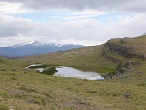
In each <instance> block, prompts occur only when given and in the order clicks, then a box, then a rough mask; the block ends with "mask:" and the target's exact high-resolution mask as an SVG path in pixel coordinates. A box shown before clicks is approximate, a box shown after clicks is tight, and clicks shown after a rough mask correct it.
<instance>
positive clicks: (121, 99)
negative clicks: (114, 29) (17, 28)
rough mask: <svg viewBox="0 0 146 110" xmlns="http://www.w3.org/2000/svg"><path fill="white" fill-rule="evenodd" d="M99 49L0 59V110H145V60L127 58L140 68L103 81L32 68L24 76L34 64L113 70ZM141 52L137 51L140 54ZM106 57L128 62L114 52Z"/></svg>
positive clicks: (87, 48) (89, 48)
mask: <svg viewBox="0 0 146 110" xmlns="http://www.w3.org/2000/svg"><path fill="white" fill-rule="evenodd" d="M135 39H136V40H137V41H138V38H135ZM139 39H145V38H141V37H140V38H139ZM114 40H115V41H114V42H119V40H118V39H114ZM142 41H143V40H140V42H142ZM127 42H131V43H129V44H127V43H126V44H124V45H127V46H128V45H129V46H132V45H133V46H134V45H137V46H136V48H137V49H140V48H139V47H140V44H142V43H137V42H135V44H134V40H133V39H129V40H128V41H127ZM142 45H143V44H142ZM102 48H103V45H100V46H93V47H85V48H79V49H73V50H69V51H66V52H57V53H49V54H45V55H38V56H32V57H27V58H24V59H21V60H9V59H5V58H0V59H1V60H0V67H1V68H6V70H7V71H0V110H9V109H10V108H14V110H146V68H145V67H146V61H143V60H139V59H130V60H131V61H140V63H141V65H140V66H133V67H131V68H130V70H129V72H128V77H127V78H117V77H115V76H114V77H113V79H112V80H111V79H107V80H104V81H88V80H81V79H76V78H63V77H56V76H50V75H45V74H40V73H37V72H35V71H34V70H33V69H29V70H27V72H25V73H24V68H25V67H26V66H28V65H30V64H34V63H41V64H46V65H65V66H74V67H76V68H78V69H85V68H86V69H88V70H91V71H97V72H110V71H113V69H115V68H116V66H117V65H116V64H114V63H113V62H111V61H107V60H106V59H105V58H104V57H103V56H102ZM143 49H144V48H141V49H140V50H138V51H139V52H140V51H141V52H143V53H144V51H142V50H143ZM144 50H145V49H144ZM110 55H112V56H115V57H117V58H119V59H122V60H129V59H125V58H123V57H120V56H119V55H115V54H114V53H110ZM14 67H15V68H17V71H15V72H14V71H12V68H14ZM83 67H84V68H83ZM95 68H96V69H95Z"/></svg>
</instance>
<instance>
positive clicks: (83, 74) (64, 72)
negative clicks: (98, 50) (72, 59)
mask: <svg viewBox="0 0 146 110" xmlns="http://www.w3.org/2000/svg"><path fill="white" fill-rule="evenodd" d="M56 70H58V72H57V73H55V76H61V77H75V78H80V79H87V80H103V79H104V78H103V77H102V76H100V74H99V73H96V72H90V71H81V70H77V69H75V68H72V67H64V66H63V67H57V68H56Z"/></svg>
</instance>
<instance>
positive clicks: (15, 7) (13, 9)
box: [0, 2, 27, 14]
mask: <svg viewBox="0 0 146 110" xmlns="http://www.w3.org/2000/svg"><path fill="white" fill-rule="evenodd" d="M21 6H22V3H15V4H12V3H6V2H0V14H15V13H25V12H27V10H26V9H22V8H21Z"/></svg>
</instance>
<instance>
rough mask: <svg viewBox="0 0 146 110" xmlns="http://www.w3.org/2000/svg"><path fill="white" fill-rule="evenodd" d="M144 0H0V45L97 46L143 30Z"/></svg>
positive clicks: (145, 16) (145, 24) (136, 34)
mask: <svg viewBox="0 0 146 110" xmlns="http://www.w3.org/2000/svg"><path fill="white" fill-rule="evenodd" d="M145 4H146V0H0V46H11V45H15V44H19V43H23V42H27V41H33V40H37V41H40V42H44V43H49V42H53V43H61V44H70V43H71V44H81V45H86V46H91V45H100V44H103V43H105V42H107V40H109V39H112V38H123V37H136V36H140V35H142V34H143V33H145V32H146V6H145Z"/></svg>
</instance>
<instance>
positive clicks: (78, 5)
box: [0, 0, 146, 12]
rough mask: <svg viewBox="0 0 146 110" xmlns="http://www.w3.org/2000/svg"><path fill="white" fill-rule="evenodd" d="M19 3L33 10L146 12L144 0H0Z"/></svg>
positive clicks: (145, 1)
mask: <svg viewBox="0 0 146 110" xmlns="http://www.w3.org/2000/svg"><path fill="white" fill-rule="evenodd" d="M0 1H2V2H9V3H21V4H22V7H23V8H26V9H33V10H48V9H52V8H53V9H56V8H57V9H58V8H63V9H64V8H65V9H75V10H83V9H94V10H100V11H133V12H146V6H145V4H146V0H140V1H138V0H0Z"/></svg>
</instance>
